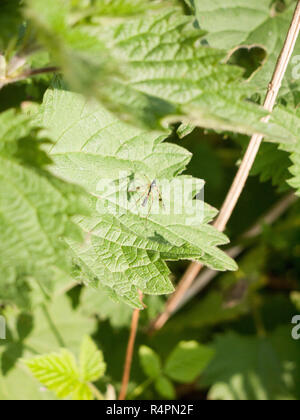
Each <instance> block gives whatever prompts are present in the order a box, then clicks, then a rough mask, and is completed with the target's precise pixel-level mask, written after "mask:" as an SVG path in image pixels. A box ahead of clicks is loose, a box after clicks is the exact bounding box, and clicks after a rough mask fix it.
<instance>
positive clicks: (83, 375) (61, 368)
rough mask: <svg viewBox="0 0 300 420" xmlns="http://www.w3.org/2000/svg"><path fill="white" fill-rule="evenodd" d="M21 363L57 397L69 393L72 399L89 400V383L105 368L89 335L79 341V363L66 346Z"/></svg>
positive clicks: (98, 377) (65, 395) (67, 395)
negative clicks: (78, 363)
mask: <svg viewBox="0 0 300 420" xmlns="http://www.w3.org/2000/svg"><path fill="white" fill-rule="evenodd" d="M25 364H26V366H27V367H29V369H30V370H31V372H32V374H33V375H34V376H35V378H36V379H38V380H39V381H40V382H41V383H42V384H44V385H45V386H46V387H47V388H48V389H49V390H51V391H54V392H55V393H56V395H57V396H58V397H59V398H67V397H69V396H71V397H72V399H73V400H93V399H94V398H93V393H92V391H91V388H90V386H89V384H90V383H91V382H95V381H97V380H98V379H100V378H101V377H102V376H103V374H104V373H105V369H106V367H105V364H104V363H103V355H102V353H101V352H100V351H99V350H97V347H96V345H95V344H94V342H93V341H92V339H91V338H90V337H89V336H86V337H85V338H84V340H83V342H82V346H81V351H80V367H78V366H77V363H76V359H75V357H74V355H73V354H72V353H71V352H70V351H69V350H66V349H62V350H61V351H60V353H53V354H49V355H44V356H39V357H35V358H33V359H31V360H26V361H25Z"/></svg>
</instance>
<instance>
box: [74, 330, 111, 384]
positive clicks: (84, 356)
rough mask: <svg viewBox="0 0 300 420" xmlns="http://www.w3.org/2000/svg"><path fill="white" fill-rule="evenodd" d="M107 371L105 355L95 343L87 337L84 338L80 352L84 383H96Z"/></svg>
mask: <svg viewBox="0 0 300 420" xmlns="http://www.w3.org/2000/svg"><path fill="white" fill-rule="evenodd" d="M105 370H106V364H105V363H104V361H103V354H102V352H101V351H100V350H98V348H97V346H96V344H95V343H94V341H93V340H92V339H91V338H90V337H89V336H88V335H87V336H85V337H84V339H83V342H82V344H81V350H80V374H81V378H82V380H83V381H84V382H95V381H97V380H98V379H100V378H101V377H102V376H103V375H104V373H105Z"/></svg>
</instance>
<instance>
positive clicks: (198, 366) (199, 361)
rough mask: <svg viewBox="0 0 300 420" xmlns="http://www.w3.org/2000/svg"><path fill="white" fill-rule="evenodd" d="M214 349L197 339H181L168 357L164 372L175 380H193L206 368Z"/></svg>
mask: <svg viewBox="0 0 300 420" xmlns="http://www.w3.org/2000/svg"><path fill="white" fill-rule="evenodd" d="M213 355H214V351H213V350H212V349H211V348H210V347H207V346H203V345H200V344H198V343H197V342H196V341H181V342H180V343H179V344H178V345H177V347H176V348H175V349H174V350H173V352H172V353H171V354H170V356H169V357H168V360H167V362H166V366H165V368H164V373H165V374H166V375H167V376H168V377H170V378H172V379H173V380H174V381H177V382H182V383H189V382H193V381H194V380H195V379H196V378H197V377H198V376H199V375H200V374H201V373H202V372H203V370H204V369H205V367H206V366H207V364H208V363H209V362H210V360H211V359H212V357H213Z"/></svg>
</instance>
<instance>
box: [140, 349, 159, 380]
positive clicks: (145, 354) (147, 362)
mask: <svg viewBox="0 0 300 420" xmlns="http://www.w3.org/2000/svg"><path fill="white" fill-rule="evenodd" d="M139 356H140V362H141V365H142V368H143V371H144V372H145V374H146V375H147V376H149V378H152V379H156V378H158V377H159V376H160V374H161V360H160V358H159V356H158V355H157V354H156V353H155V352H154V351H153V350H152V349H150V348H149V347H147V346H141V347H140V349H139Z"/></svg>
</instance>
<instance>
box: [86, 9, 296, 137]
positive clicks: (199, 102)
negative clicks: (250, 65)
mask: <svg viewBox="0 0 300 420" xmlns="http://www.w3.org/2000/svg"><path fill="white" fill-rule="evenodd" d="M93 33H97V32H96V31H94V32H93ZM98 36H99V37H100V39H102V40H103V42H104V43H105V45H107V47H108V48H109V50H110V51H111V54H112V55H113V56H114V57H115V58H116V59H118V60H121V61H123V62H124V63H125V69H126V76H127V80H126V83H125V82H124V83H122V82H120V83H119V84H116V85H114V87H113V89H112V93H111V97H112V98H113V100H114V101H115V102H120V103H121V104H122V105H123V106H125V107H126V109H127V111H128V110H130V109H131V111H132V112H133V113H134V114H135V115H136V116H139V117H140V118H141V119H142V120H144V122H146V123H147V124H148V125H151V126H153V127H155V126H156V127H157V124H155V121H156V120H157V118H163V117H164V116H165V117H168V118H167V121H168V122H170V121H173V122H176V121H179V122H182V121H183V122H184V123H192V124H193V125H197V126H200V127H205V128H211V129H217V130H228V131H234V132H240V133H244V134H253V133H254V132H259V133H262V134H265V135H266V136H267V137H269V138H270V137H273V138H278V139H279V138H281V140H282V141H283V139H285V141H289V138H288V137H287V136H286V133H285V132H284V130H282V127H280V124H279V125H278V126H277V127H276V128H275V127H272V126H270V125H267V124H264V123H262V122H260V119H261V118H262V117H263V115H265V111H264V110H263V109H262V108H261V107H259V106H258V105H256V104H254V103H251V102H250V101H247V100H246V99H247V98H248V97H249V96H251V94H253V93H254V92H255V91H256V90H253V89H249V87H248V86H247V85H246V84H245V83H241V82H242V74H243V71H242V69H241V68H238V67H235V66H232V65H227V64H224V63H223V62H222V61H224V59H225V56H226V52H225V51H222V50H219V49H214V48H210V47H209V46H207V45H205V43H204V42H203V39H204V38H203V37H204V32H203V31H202V30H199V29H198V28H196V27H195V25H194V20H193V19H192V18H191V17H187V16H183V15H182V13H181V12H180V11H177V12H176V11H175V12H174V9H171V10H167V11H165V12H164V13H160V14H154V15H153V16H152V15H151V16H147V17H146V18H136V19H132V20H129V21H126V22H122V23H121V24H116V25H111V26H110V28H109V30H104V31H103V30H102V29H101V30H98ZM266 86H267V85H266ZM266 86H265V88H266ZM108 90H111V86H110V87H108ZM108 95H109V93H108ZM165 123H166V121H165Z"/></svg>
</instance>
